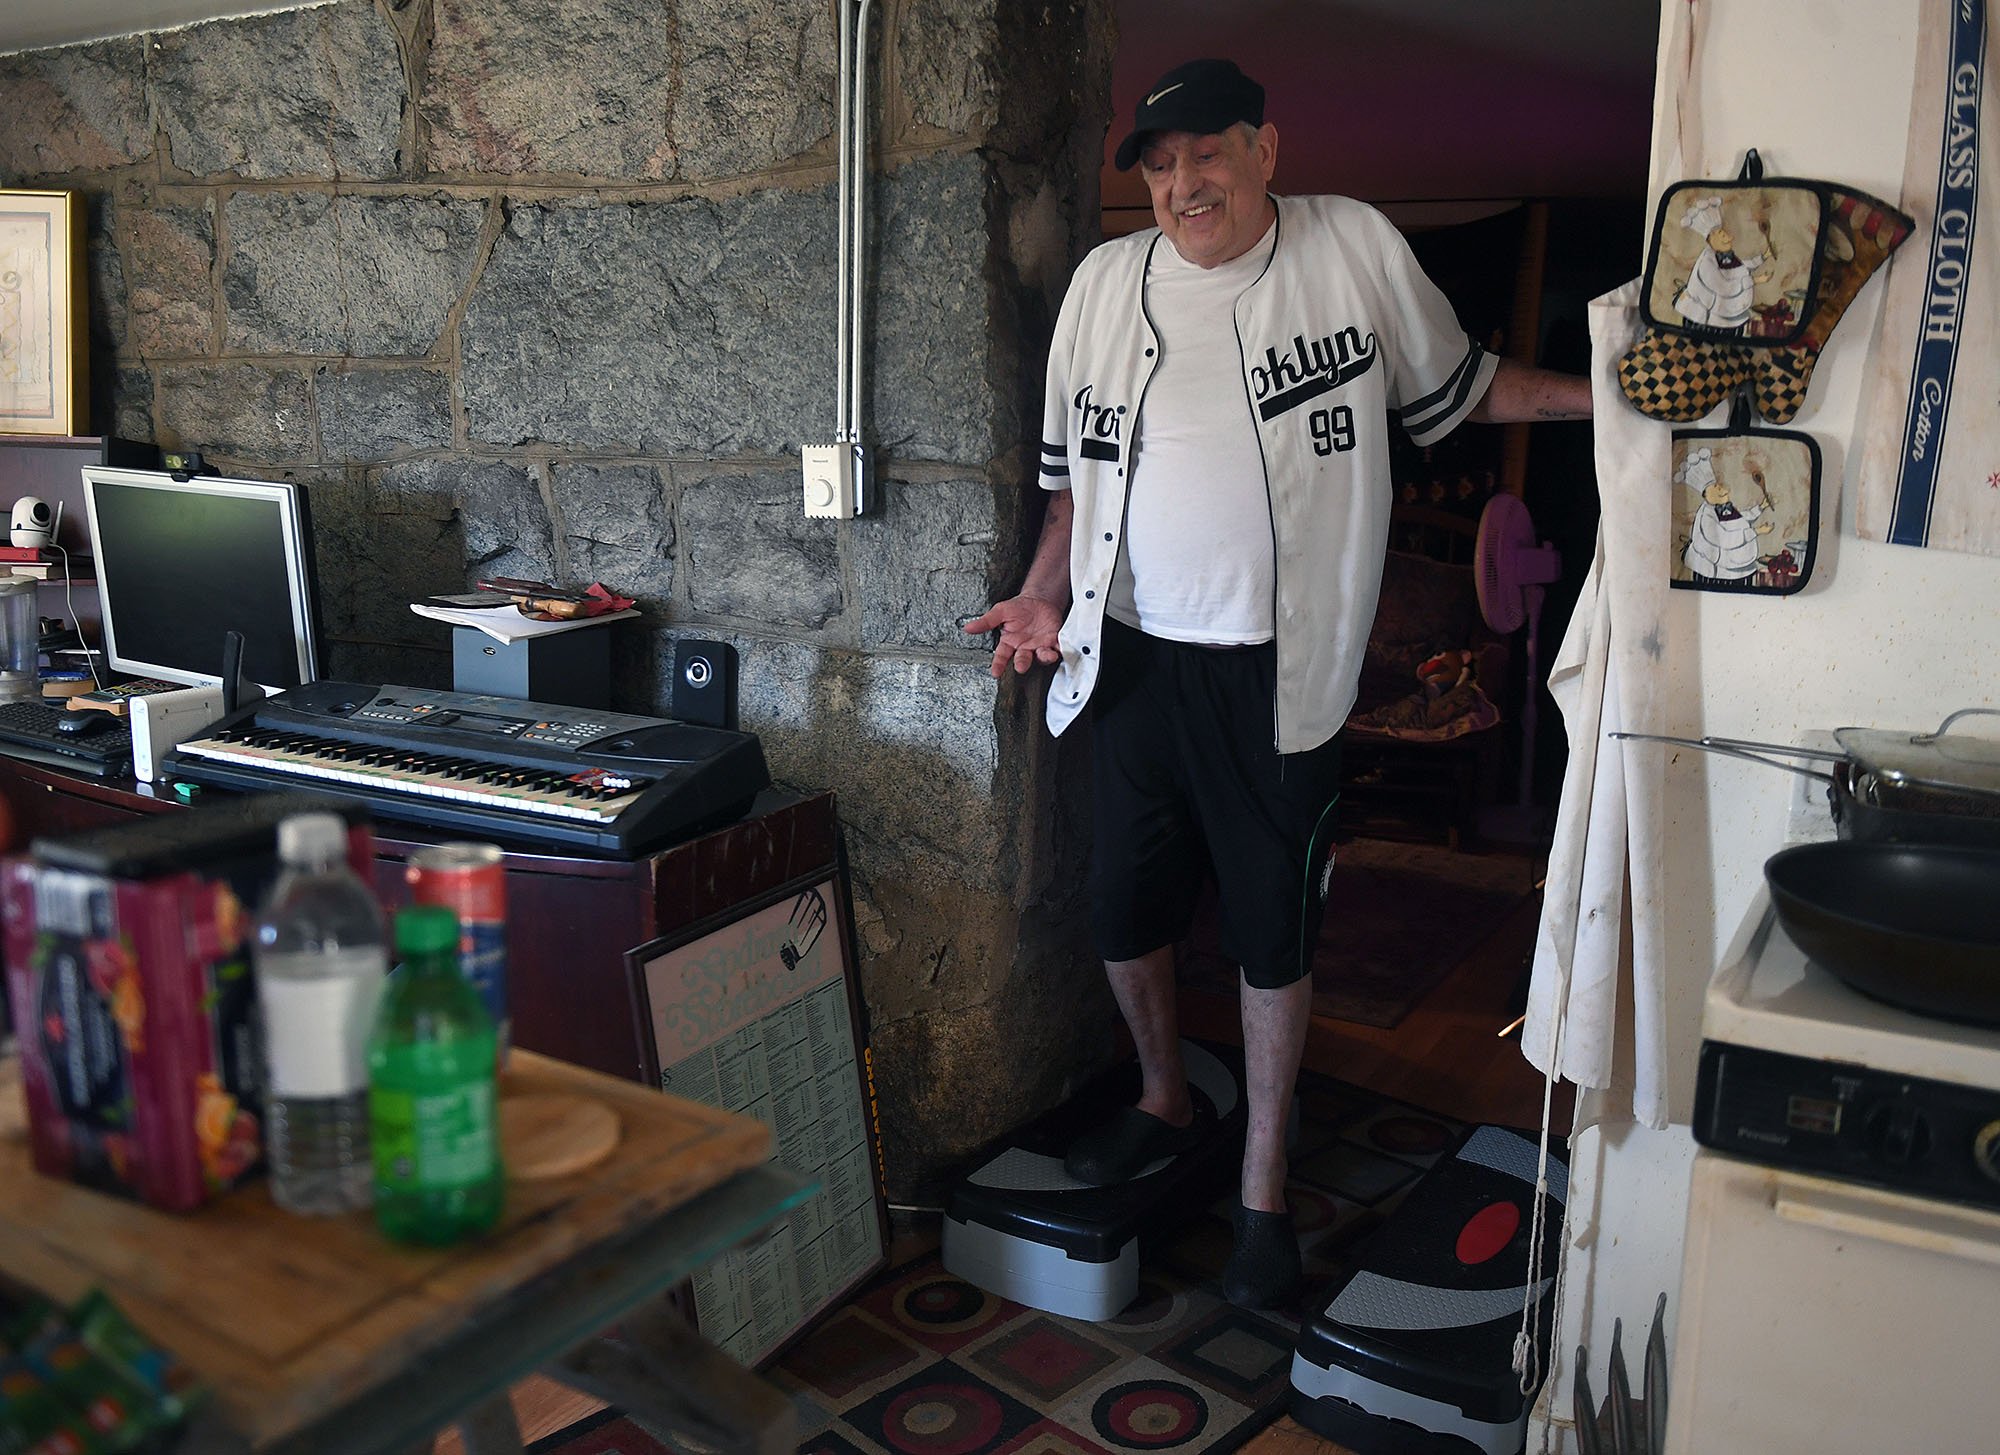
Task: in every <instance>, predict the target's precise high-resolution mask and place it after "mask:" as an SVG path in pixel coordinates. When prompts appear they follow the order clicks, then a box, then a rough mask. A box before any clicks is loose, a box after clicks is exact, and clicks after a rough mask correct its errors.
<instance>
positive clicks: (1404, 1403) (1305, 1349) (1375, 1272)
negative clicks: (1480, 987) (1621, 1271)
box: [1292, 1126, 1569, 1455]
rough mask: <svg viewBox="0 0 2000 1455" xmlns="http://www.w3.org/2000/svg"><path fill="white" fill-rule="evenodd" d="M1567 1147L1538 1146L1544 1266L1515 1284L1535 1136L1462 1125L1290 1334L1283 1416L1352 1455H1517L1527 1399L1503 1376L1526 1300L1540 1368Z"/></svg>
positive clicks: (1515, 1381) (1530, 1199)
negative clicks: (1542, 1155)
mask: <svg viewBox="0 0 2000 1455" xmlns="http://www.w3.org/2000/svg"><path fill="white" fill-rule="evenodd" d="M1567 1155H1568V1153H1567V1149H1566V1148H1564V1147H1563V1146H1562V1145H1561V1144H1560V1143H1554V1144H1552V1145H1551V1147H1550V1157H1549V1167H1548V1181H1549V1195H1550V1201H1549V1206H1548V1209H1547V1211H1546V1213H1545V1222H1544V1227H1543V1230H1542V1236H1541V1244H1542V1272H1541V1275H1540V1276H1539V1277H1538V1278H1537V1279H1536V1281H1535V1283H1534V1285H1533V1287H1532V1288H1531V1287H1529V1286H1527V1276H1528V1261H1529V1260H1528V1251H1529V1243H1530V1234H1531V1230H1532V1227H1533V1219H1534V1196H1535V1165H1536V1160H1537V1149H1536V1143H1535V1142H1534V1140H1532V1139H1530V1138H1528V1137H1525V1136H1523V1135H1521V1134H1520V1133H1519V1132H1514V1131H1509V1130H1508V1129H1506V1128H1504V1127H1494V1126H1477V1127H1471V1128H1468V1129H1467V1131H1466V1133H1465V1134H1464V1136H1463V1138H1462V1139H1461V1140H1460V1143H1459V1145H1458V1148H1457V1150H1456V1152H1455V1153H1454V1154H1453V1155H1452V1156H1449V1157H1444V1158H1440V1159H1439V1160H1438V1162H1437V1163H1436V1164H1435V1165H1434V1166H1433V1167H1432V1168H1431V1170H1430V1171H1429V1172H1427V1173H1425V1174H1424V1176H1423V1177H1422V1178H1421V1179H1420V1180H1419V1181H1418V1182H1417V1184H1416V1185H1415V1186H1414V1187H1412V1188H1411V1189H1410V1191H1409V1194H1408V1195H1407V1196H1406V1197H1405V1198H1404V1199H1403V1202H1402V1204H1401V1206H1399V1207H1398V1208H1397V1209H1396V1211H1395V1212H1394V1213H1392V1214H1390V1216H1389V1218H1388V1220H1387V1221H1386V1222H1384V1223H1383V1224H1382V1226H1381V1227H1379V1228H1378V1229H1376V1230H1375V1231H1374V1232H1373V1233H1371V1234H1370V1235H1369V1236H1368V1238H1367V1240H1366V1241H1365V1242H1363V1243H1362V1244H1361V1245H1360V1246H1359V1247H1358V1248H1357V1249H1356V1250H1355V1254H1354V1262H1355V1266H1354V1269H1353V1271H1352V1272H1351V1273H1349V1274H1348V1275H1347V1276H1346V1277H1345V1278H1344V1279H1343V1280H1342V1281H1341V1282H1340V1283H1339V1284H1338V1285H1336V1286H1335V1288H1334V1289H1333V1291H1332V1292H1331V1294H1330V1295H1329V1297H1328V1298H1327V1300H1326V1302H1325V1303H1323V1304H1322V1305H1321V1306H1320V1311H1319V1312H1318V1313H1316V1314H1315V1315H1313V1316H1312V1317H1311V1318H1310V1319H1308V1320H1307V1321H1306V1322H1305V1324H1304V1325H1303V1326H1302V1327H1301V1328H1300V1330H1299V1343H1298V1350H1297V1352H1296V1353H1295V1354H1294V1355H1293V1358H1292V1415H1293V1417H1294V1418H1295V1419H1297V1420H1298V1421H1299V1423H1300V1424H1302V1425H1305V1426H1306V1427H1307V1428H1308V1429H1311V1430H1313V1431H1315V1432H1316V1433H1318V1434H1320V1435H1323V1436H1325V1437H1326V1438H1327V1439H1329V1440H1332V1441H1334V1442H1335V1443H1337V1444H1341V1445H1345V1446H1347V1447H1348V1448H1349V1449H1351V1450H1353V1451H1355V1452H1356V1455H1520V1452H1521V1450H1522V1447H1523V1445H1524V1444H1525V1442H1526V1438H1527V1424H1528V1412H1529V1410H1530V1408H1531V1406H1532V1405H1533V1395H1532V1394H1529V1395H1523V1394H1522V1393H1521V1389H1520V1380H1519V1376H1518V1375H1517V1374H1516V1373H1515V1372H1514V1368H1513V1355H1514V1337H1515V1335H1516V1334H1517V1333H1518V1332H1519V1330H1520V1327H1521V1313H1522V1310H1523V1308H1524V1307H1526V1306H1530V1305H1532V1307H1533V1309H1534V1311H1535V1317H1536V1320H1537V1326H1538V1327H1537V1336H1538V1337H1537V1348H1538V1349H1539V1350H1540V1351H1541V1356H1540V1362H1541V1365H1542V1367H1543V1368H1544V1369H1546V1367H1547V1365H1548V1363H1549V1358H1548V1350H1549V1347H1550V1331H1549V1315H1550V1312H1551V1304H1552V1302H1553V1301H1552V1299H1551V1298H1550V1297H1549V1294H1550V1291H1551V1288H1552V1286H1553V1284H1554V1282H1555V1270H1556V1267H1557V1260H1558V1259H1559V1258H1560V1256H1561V1250H1560V1246H1559V1240H1560V1235H1561V1228H1562V1212H1563V1208H1564V1206H1565V1204H1566V1202H1567V1198H1568V1183H1569V1169H1568V1164H1567V1160H1566V1159H1567Z"/></svg>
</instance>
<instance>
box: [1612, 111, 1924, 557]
mask: <svg viewBox="0 0 2000 1455" xmlns="http://www.w3.org/2000/svg"><path fill="white" fill-rule="evenodd" d="M1912 226H1913V224H1912V222H1911V220H1910V218H1909V216H1908V215H1907V214H1905V213H1903V212H1900V211H1898V210H1897V209H1896V208H1894V207H1891V206H1889V204H1887V203H1886V202H1882V201H1880V200H1878V199H1876V198H1874V197H1870V196H1869V195H1868V194H1867V193H1865V192H1862V191H1859V190H1857V189H1855V188H1852V187H1845V186H1840V185H1836V184H1834V183H1831V182H1819V181H1811V180H1807V179H1803V178H1792V177H1787V178H1776V177H1773V178H1766V177H1765V176H1764V164H1763V161H1762V159H1761V158H1760V157H1758V155H1757V153H1756V152H1755V151H1754V150H1753V151H1751V152H1749V153H1748V154H1747V155H1746V156H1745V158H1744V162H1743V170H1742V172H1741V173H1740V174H1739V175H1738V177H1737V178H1736V180H1735V181H1733V182H1715V181H1685V182H1677V183H1675V184H1674V185H1673V186H1672V187H1670V188H1668V189H1667V192H1666V195H1665V196H1663V197H1662V198H1661V199H1660V207H1659V211H1658V213H1657V214H1656V215H1655V217H1654V221H1653V235H1652V241H1651V244H1650V245H1649V247H1648V250H1647V256H1646V273H1645V277H1644V280H1643V282H1642V284H1641V287H1640V293H1639V298H1640V312H1641V314H1642V316H1643V317H1644V320H1645V328H1644V330H1643V332H1642V333H1641V334H1640V336H1639V340H1638V342H1637V343H1635V344H1634V345H1633V346H1632V348H1631V349H1630V350H1629V351H1628V352H1627V353H1626V354H1625V356H1624V357H1623V358H1622V359H1620V360H1619V363H1618V384H1619V387H1620V388H1621V389H1623V390H1624V392H1625V397H1626V398H1627V399H1628V400H1630V401H1631V402H1632V405H1633V406H1634V407H1635V408H1636V409H1638V410H1639V411H1640V412H1641V413H1642V414H1647V415H1650V416H1652V417H1653V418H1654V419H1665V420H1672V421H1675V422H1677V423H1691V422H1693V421H1695V420H1698V419H1700V418H1702V417H1703V416H1704V415H1706V414H1708V413H1709V412H1710V411H1711V410H1713V409H1714V408H1715V407H1716V406H1717V405H1719V404H1721V403H1722V402H1723V400H1725V399H1727V398H1729V397H1730V396H1731V395H1732V394H1735V393H1737V392H1738V391H1739V390H1746V391H1747V392H1748V394H1749V396H1750V399H1751V401H1752V403H1753V404H1754V406H1755V408H1756V411H1757V413H1758V414H1759V415H1760V416H1762V417H1763V418H1764V419H1766V420H1768V421H1769V422H1770V423H1772V424H1786V423H1789V422H1790V421H1791V419H1792V417H1793V416H1794V415H1796V414H1797V413H1798V412H1799V407H1800V406H1801V405H1803V404H1804V403H1805V397H1806V390H1807V387H1808V386H1809V385H1810V384H1811V382H1812V373H1813V366H1814V365H1815V364H1816V363H1817V362H1818V361H1819V353H1820V350H1821V349H1822V348H1824V347H1825V346H1826V341H1827V338H1828V336H1829V335H1831V334H1832V332H1833V328H1834V325H1835V324H1837V323H1839V322H1840V319H1841V315H1842V314H1844V313H1845V312H1846V311H1847V307H1848V305H1849V304H1850V303H1852V302H1853V301H1854V298H1855V295H1857V294H1858V293H1860V291H1861V288H1862V285H1863V284H1865V283H1866V282H1867V281H1868V279H1869V278H1870V277H1872V276H1873V275H1874V273H1875V272H1876V270H1877V269H1878V268H1880V267H1881V265H1882V264H1883V263H1884V262H1886V261H1887V260H1888V258H1889V255H1890V254H1891V253H1893V252H1894V251H1895V250H1896V249H1897V248H1898V247H1899V246H1901V245H1902V242H1903V240H1904V239H1905V238H1907V237H1908V236H1909V235H1910V230H1911V227H1912ZM1676 584H1679V583H1678V581H1677V582H1676Z"/></svg>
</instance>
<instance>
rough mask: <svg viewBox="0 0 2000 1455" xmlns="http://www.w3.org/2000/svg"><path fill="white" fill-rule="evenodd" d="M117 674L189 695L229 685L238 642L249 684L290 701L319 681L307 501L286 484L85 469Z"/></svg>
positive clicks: (108, 647) (107, 640) (109, 648)
mask: <svg viewBox="0 0 2000 1455" xmlns="http://www.w3.org/2000/svg"><path fill="white" fill-rule="evenodd" d="M83 494H84V504H85V507H86V508H87V510H88V513H89V516H90V549H91V553H92V555H93V556H94V557H95V558H96V560H95V568H96V576H97V590H98V599H99V602H100V604H101V606H102V610H103V618H102V620H103V627H104V651H105V660H106V661H107V662H108V663H109V664H110V666H111V669H112V670H113V671H115V672H123V673H128V674H130V675H132V676H137V677H157V678H160V679H161V680H163V681H167V682H180V683H185V684H186V685H188V686H190V687H196V686H205V685H209V684H213V683H218V682H221V681H222V655H223V643H224V640H225V638H226V636H227V634H228V633H229V632H231V631H238V632H241V633H242V634H243V665H242V677H243V680H245V681H249V682H254V683H256V684H257V685H258V686H260V687H262V688H263V689H264V690H265V691H266V692H280V691H283V690H285V689H286V688H291V687H297V686H300V685H302V684H304V683H307V682H313V681H316V680H318V677H319V647H318V641H319V592H318V589H317V583H316V581H315V577H314V571H313V548H312V522H311V519H310V516H309V514H308V511H307V507H306V493H305V491H304V490H302V489H300V488H299V487H298V486H296V485H293V484H290V483H287V482H284V481H263V480H229V479H224V478H221V477H220V476H213V475H196V476H192V477H190V478H187V479H176V478H175V477H174V476H172V475H169V474H167V473H165V472H163V471H158V470H121V469H112V468H109V467H106V466H100V465H87V466H85V467H84V469H83Z"/></svg>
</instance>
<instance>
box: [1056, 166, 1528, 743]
mask: <svg viewBox="0 0 2000 1455" xmlns="http://www.w3.org/2000/svg"><path fill="white" fill-rule="evenodd" d="M1275 200H1276V202H1277V208H1278V225H1277V239H1276V243H1275V245H1274V247H1273V249H1272V253H1271V259H1270V263H1269V265H1268V266H1267V267H1266V268H1265V269H1264V271H1263V273H1262V275H1261V276H1259V277H1258V278H1257V279H1256V281H1254V282H1253V283H1251V284H1250V286H1249V287H1247V288H1246V289H1244V291H1243V293H1242V295H1241V297H1239V298H1238V299H1237V301H1236V305H1235V309H1234V316H1235V325H1236V327H1235V337H1234V338H1224V339H1218V340H1217V341H1216V347H1217V348H1218V349H1222V350H1230V351H1233V352H1234V354H1235V356H1236V363H1237V366H1238V373H1239V376H1240V378H1241V381H1242V388H1243V404H1244V408H1245V409H1246V410H1247V411H1248V412H1249V413H1250V414H1251V416H1252V417H1253V419H1254V421H1255V425H1256V439H1257V443H1258V446H1259V448H1260V451H1261V453H1262V456H1263V458H1262V462H1261V464H1262V469H1263V474H1264V483H1265V487H1266V489H1265V496H1266V505H1267V508H1268V513H1269V517H1270V527H1271V539H1272V547H1273V561H1274V571H1273V575H1274V580H1273V586H1272V612H1271V618H1272V624H1273V629H1274V635H1275V640H1276V650H1277V679H1278V689H1277V701H1276V702H1275V703H1274V704H1273V715H1274V733H1275V740H1276V744H1277V748H1278V751H1279V752H1282V753H1296V752H1304V751H1306V750H1308V749H1311V748H1314V747H1317V746H1318V745H1319V744H1321V743H1323V742H1325V741H1326V740H1327V739H1329V738H1331V737H1332V736H1333V735H1334V734H1335V733H1336V732H1338V731H1339V730H1340V727H1341V724H1342V723H1344V722H1345V721H1346V720H1347V714H1348V711H1349V710H1350V709H1351V708H1352V707H1353V706H1354V694H1355V686H1356V683H1357V681H1358V679H1359V677H1360V672H1361V657H1362V652H1363V650H1364V649H1365V647H1366V645H1367V640H1368V631H1369V628H1370V627H1371V626H1372V625H1373V623H1374V619H1375V602H1376V598H1377V596H1378V595H1379V594H1380V592H1381V585H1382V565H1383V558H1384V553H1385V551H1386V549H1387V545H1388V535H1389V507H1390V503H1391V498H1392V485H1391V481H1390V475H1389V421H1388V415H1389V411H1390V410H1392V409H1393V410H1395V411H1396V413H1397V416H1398V418H1399V419H1400V420H1401V422H1402V425H1403V427H1404V429H1406V430H1407V431H1408V432H1409V434H1410V436H1411V438H1412V439H1414V440H1416V441H1417V442H1418V443H1419V444H1428V443H1430V442H1431V441H1433V440H1436V439H1439V438H1442V437H1443V436H1444V435H1446V434H1448V433H1449V432H1450V431H1451V430H1452V429H1453V428H1454V427H1455V426H1456V425H1457V424H1458V423H1459V421H1460V420H1462V419H1464V417H1465V415H1466V414H1467V412H1468V411H1470V410H1471V408H1472V407H1473V405H1475V404H1476V403H1478V401H1479V399H1480V398H1481V397H1482V396H1483V395H1484V394H1485V392H1486V387H1487V385H1488V384H1490V383H1491V382H1492V378H1493V371H1494V369H1495V368H1496V367H1497V360H1495V359H1494V358H1493V357H1492V356H1491V355H1490V354H1488V353H1486V352H1485V350H1483V349H1481V348H1480V347H1479V345H1478V344H1476V343H1474V342H1473V341H1471V340H1470V339H1468V338H1467V337H1466V335H1465V333H1464V331H1463V330H1462V329H1461V328H1460V327H1459V326H1458V321H1457V318H1456V317H1455V316H1454V314H1453V313H1452V309H1451V305H1450V303H1449V302H1447V301H1446V299H1445V297H1444V295H1443V294H1442V293H1440V292H1439V291H1438V289H1437V286H1436V285H1435V284H1433V283H1432V282H1431V281H1430V279H1428V278H1427V277H1425V276H1424V273H1423V270H1422V269H1421V268H1420V267H1419V266H1418V265H1417V261H1416V259H1415V257H1414V256H1412V254H1411V252H1410V249H1409V245H1408V244H1407V243H1406V242H1405V241H1404V240H1403V237H1402V235H1401V234H1400V233H1398V232H1397V231H1396V229H1395V228H1394V227H1393V226H1391V225H1390V223H1389V221H1388V219H1387V218H1385V217H1383V216H1382V215H1381V214H1380V213H1379V212H1377V211H1375V210H1374V209H1373V208H1371V207H1369V206H1367V205H1365V204H1364V203H1360V202H1356V201H1353V200H1352V199H1350V198H1345V197H1280V198H1277V199H1275ZM1167 246H1171V244H1170V243H1167V242H1166V241H1165V240H1164V239H1163V238H1162V237H1161V235H1160V232H1159V230H1158V229H1157V228H1149V229H1147V230H1146V231H1144V232H1140V233H1134V234H1133V235H1132V236H1130V237H1124V238H1118V239H1116V240H1114V241H1112V242H1108V243H1105V244H1104V245H1103V246H1102V247H1099V248H1097V249H1096V250H1094V251H1093V252H1092V253H1091V254H1090V256H1089V257H1087V258H1085V259H1084V261H1083V263H1082V265H1081V266H1080V267H1079V268H1078V269H1077V273H1076V276H1075V278H1074V279H1072V280H1071V283H1070V288H1069V293H1068V295H1067V296H1066V297H1065V298H1064V300H1063V307H1062V312H1061V315H1060V316H1059V317H1058V319H1057V321H1056V331H1055V338H1054V340H1053V342H1052V344H1051V346H1050V350H1049V370H1048V393H1047V396H1046V399H1045V401H1044V408H1043V427H1042V469H1041V482H1042V485H1043V487H1044V488H1046V489H1050V490H1063V489H1068V490H1070V491H1072V492H1073V495H1074V500H1075V507H1076V508H1075V519H1074V525H1073V534H1072V539H1071V547H1070V587H1071V592H1072V605H1071V607H1070V613H1069V616H1068V619H1067V620H1065V621H1064V623H1063V627H1062V633H1061V636H1060V639H1059V645H1060V648H1061V651H1062V662H1061V665H1060V666H1059V667H1058V668H1057V669H1056V674H1055V679H1054V681H1053V682H1052V684H1051V685H1050V689H1049V700H1048V722H1049V729H1050V731H1051V732H1056V733H1060V732H1061V731H1062V730H1063V729H1064V728H1065V727H1067V726H1068V725H1069V724H1070V722H1072V721H1073V720H1074V719H1075V717H1076V715H1077V714H1078V713H1079V712H1081V711H1082V709H1083V705H1084V703H1085V702H1086V701H1088V699H1089V696H1090V691H1091V688H1092V686H1093V685H1094V683H1095V682H1096V680H1097V665H1098V657H1099V651H1098V647H1099V638H1100V634H1101V632H1102V627H1103V620H1104V605H1105V599H1106V596H1107V594H1108V592H1109V589H1110V585H1111V578H1112V572H1113V569H1114V567H1115V565H1116V563H1117V560H1118V552H1119V546H1120V542H1121V539H1122V537H1123V535H1124V532H1125V524H1126V506H1127V490H1126V485H1127V481H1126V472H1127V470H1128V469H1129V468H1130V466H1131V443H1132V440H1133V438H1134V433H1135V430H1136V429H1138V428H1139V427H1141V426H1142V424H1143V418H1144V410H1145V407H1146V391H1147V385H1148V384H1149V383H1150V382H1151V380H1152V377H1153V374H1154V372H1155V370H1156V368H1157V367H1158V361H1159V353H1160V337H1159V334H1158V332H1157V331H1156V330H1155V328H1154V326H1153V323H1152V321H1151V320H1150V319H1149V318H1148V317H1147V312H1146V272H1147V265H1148V261H1149V259H1150V257H1151V254H1152V252H1153V250H1154V249H1155V248H1158V247H1167Z"/></svg>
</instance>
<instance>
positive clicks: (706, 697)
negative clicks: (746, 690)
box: [673, 638, 736, 728]
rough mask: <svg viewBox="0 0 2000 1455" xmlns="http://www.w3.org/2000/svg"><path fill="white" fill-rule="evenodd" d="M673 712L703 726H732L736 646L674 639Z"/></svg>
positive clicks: (734, 713) (686, 720) (734, 707)
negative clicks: (675, 640)
mask: <svg viewBox="0 0 2000 1455" xmlns="http://www.w3.org/2000/svg"><path fill="white" fill-rule="evenodd" d="M673 703H674V706H673V713H674V716H675V717H677V718H679V719H680V720H681V721H682V722H698V723H700V724H702V725H703V726H704V727H720V728H734V727H735V726H736V648H734V647H732V646H730V645H729V643H727V642H703V641H696V640H694V639H693V638H683V639H682V640H680V641H677V642H675V643H674V685H673Z"/></svg>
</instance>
